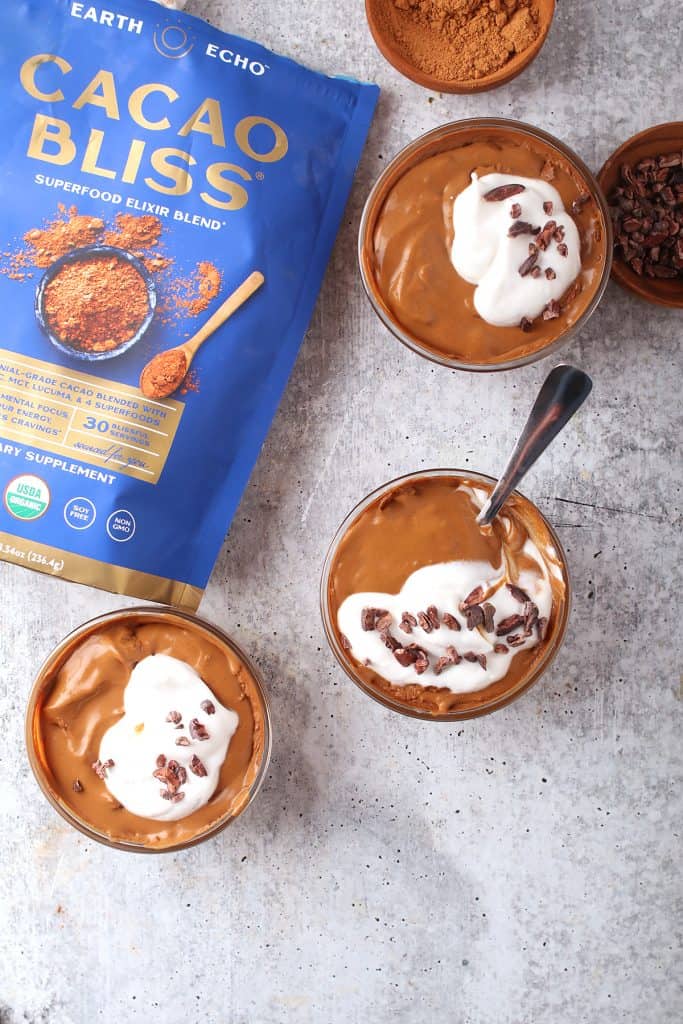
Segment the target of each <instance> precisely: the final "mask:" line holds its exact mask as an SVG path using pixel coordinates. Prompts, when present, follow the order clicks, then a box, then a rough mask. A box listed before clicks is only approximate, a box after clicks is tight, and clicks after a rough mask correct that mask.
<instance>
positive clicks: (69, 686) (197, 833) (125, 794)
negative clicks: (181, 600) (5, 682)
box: [27, 608, 270, 851]
mask: <svg viewBox="0 0 683 1024" xmlns="http://www.w3.org/2000/svg"><path fill="white" fill-rule="evenodd" d="M27 740H28V745H29V754H30V757H31V762H32V767H33V769H34V772H35V773H36V777H37V779H38V781H39V783H40V785H41V787H42V789H43V790H44V792H45V793H46V795H47V796H48V798H49V799H50V801H51V802H52V803H53V804H54V805H55V806H56V807H57V809H58V810H60V811H61V813H62V814H64V816H65V817H67V819H68V820H70V821H71V822H72V824H75V825H76V826H77V827H79V828H81V829H82V830H83V831H85V832H86V833H87V834H88V835H91V836H93V837H94V838H97V839H101V840H103V841H105V842H109V843H111V844H112V845H121V846H124V847H125V848H128V849H142V850H148V851H154V850H163V849H176V848H178V847H183V846H187V845H191V844H192V843H194V842H198V841H199V840H200V839H203V838H207V836H208V835H210V834H213V833H214V832H216V831H218V829H219V828H221V827H223V825H225V824H227V823H228V821H230V820H232V819H233V818H234V817H236V816H237V815H238V814H239V813H240V812H241V811H242V810H243V809H244V808H245V807H246V806H247V804H248V803H249V801H250V800H251V798H252V797H253V795H254V794H255V792H256V790H257V789H258V786H259V783H260V781H261V779H262V777H263V773H264V770H265V766H266V763H267V760H268V752H269V744H270V731H269V722H268V712H267V708H266V704H265V698H264V695H263V691H262V689H261V685H260V682H259V681H258V680H257V678H256V676H255V674H254V670H253V669H252V668H251V667H250V666H249V664H248V663H247V661H246V659H245V658H244V656H243V655H242V654H241V652H239V650H238V649H237V648H236V647H235V646H234V645H233V644H232V642H231V641H229V639H228V638H227V637H225V636H224V635H223V634H221V633H220V632H219V631H217V630H214V629H213V627H211V626H209V625H208V624H203V623H202V622H200V621H199V620H197V619H195V618H193V617H191V616H186V615H183V614H182V613H177V612H170V611H169V612H166V611H157V610H155V609H150V608H142V609H140V608H138V609H131V610H130V611H125V612H119V613H113V614H111V615H106V616H102V617H101V618H100V619H96V620H94V621H93V622H91V623H88V624H86V625H85V626H84V627H82V628H81V629H80V630H77V631H76V633H74V634H72V635H71V636H70V637H67V638H66V640H65V641H64V642H63V643H62V644H61V645H60V647H59V648H57V650H56V651H55V652H54V653H53V655H52V656H51V657H50V658H49V659H48V661H47V662H46V664H45V665H44V666H43V668H42V670H41V673H40V675H39V678H38V680H37V682H36V685H35V687H34V692H33V695H32V699H31V704H30V706H29V714H28V719H27Z"/></svg>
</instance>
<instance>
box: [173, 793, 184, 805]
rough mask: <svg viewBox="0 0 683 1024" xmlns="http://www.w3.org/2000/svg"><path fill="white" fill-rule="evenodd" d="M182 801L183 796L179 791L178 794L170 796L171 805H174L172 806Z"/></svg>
mask: <svg viewBox="0 0 683 1024" xmlns="http://www.w3.org/2000/svg"><path fill="white" fill-rule="evenodd" d="M184 799H185V794H184V793H181V792H180V790H178V792H177V793H174V794H173V795H172V796H171V800H172V801H173V803H174V804H179V803H180V801H181V800H184Z"/></svg>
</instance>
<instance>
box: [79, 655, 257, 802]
mask: <svg viewBox="0 0 683 1024" xmlns="http://www.w3.org/2000/svg"><path fill="white" fill-rule="evenodd" d="M123 706H124V714H123V717H122V718H120V719H119V721H118V722H116V723H115V724H114V725H112V726H111V728H109V729H108V730H107V731H106V732H105V734H104V736H103V737H102V741H101V743H100V750H99V761H96V762H95V764H94V765H93V768H94V770H95V771H96V772H97V774H98V775H99V776H100V777H101V778H102V779H103V780H104V783H105V785H106V787H107V789H108V790H109V792H110V793H111V794H112V796H113V797H114V798H115V799H116V800H118V801H119V802H120V803H122V804H123V806H124V807H125V808H126V810H127V811H130V812H131V814H138V815H140V817H142V818H152V819H158V820H160V821H177V820H178V819H179V818H185V817H187V815H189V814H192V813H193V812H194V811H197V810H199V808H200V807H203V806H204V805H205V804H206V803H208V801H209V800H210V799H211V797H212V796H213V793H214V792H215V790H216V786H217V785H218V778H219V774H220V770H221V767H222V765H223V762H224V761H225V757H226V754H227V752H228V746H229V745H230V740H231V739H232V737H233V735H234V732H235V730H236V728H237V725H238V722H239V717H238V715H237V714H236V713H235V712H234V711H231V710H230V709H229V708H226V707H224V706H223V705H222V704H221V703H219V701H217V700H216V698H215V696H214V695H213V693H212V691H211V690H210V689H209V687H208V686H207V685H206V683H205V682H203V680H202V678H201V677H200V676H199V675H198V674H197V672H195V670H194V669H193V668H192V667H191V666H190V665H187V664H186V663H185V662H184V661H179V660H178V659H177V658H172V657H170V656H169V655H166V654H154V655H150V656H149V657H147V658H143V659H142V661H140V662H138V664H137V665H136V666H135V668H134V669H133V671H132V672H131V675H130V679H129V681H128V683H127V685H126V689H125V692H124V698H123Z"/></svg>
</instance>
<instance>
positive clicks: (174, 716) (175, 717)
mask: <svg viewBox="0 0 683 1024" xmlns="http://www.w3.org/2000/svg"><path fill="white" fill-rule="evenodd" d="M182 720H183V716H182V715H181V714H180V712H179V711H169V713H168V714H167V715H166V721H167V722H173V724H174V725H177V724H178V722H182Z"/></svg>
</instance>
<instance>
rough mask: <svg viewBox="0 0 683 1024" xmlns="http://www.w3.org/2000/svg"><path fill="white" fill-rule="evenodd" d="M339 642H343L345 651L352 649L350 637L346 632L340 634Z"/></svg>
mask: <svg viewBox="0 0 683 1024" xmlns="http://www.w3.org/2000/svg"><path fill="white" fill-rule="evenodd" d="M339 642H340V643H341V645H342V648H343V649H344V650H345V651H350V650H351V641H350V640H349V638H348V636H347V635H346V633H340V634H339Z"/></svg>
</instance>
